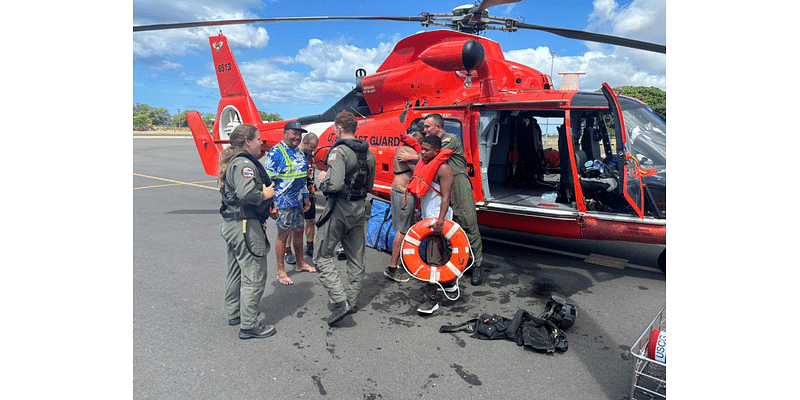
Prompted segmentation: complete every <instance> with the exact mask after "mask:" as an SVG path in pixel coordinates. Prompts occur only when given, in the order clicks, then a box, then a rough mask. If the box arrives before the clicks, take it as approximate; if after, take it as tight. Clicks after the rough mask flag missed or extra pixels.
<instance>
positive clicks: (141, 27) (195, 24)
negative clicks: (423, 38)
mask: <svg viewBox="0 0 800 400" xmlns="http://www.w3.org/2000/svg"><path fill="white" fill-rule="evenodd" d="M426 20H427V18H426V17H423V16H417V17H284V18H256V19H228V20H219V21H202V22H177V23H170V24H153V25H139V26H134V27H133V31H134V32H144V31H160V30H165V29H180V28H199V27H204V26H220V25H243V24H266V23H272V22H303V21H401V22H409V21H410V22H424V21H426Z"/></svg>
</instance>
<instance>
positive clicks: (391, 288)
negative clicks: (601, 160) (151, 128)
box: [132, 137, 666, 399]
mask: <svg viewBox="0 0 800 400" xmlns="http://www.w3.org/2000/svg"><path fill="white" fill-rule="evenodd" d="M219 205H220V196H219V192H218V190H217V188H216V184H215V180H214V178H213V177H210V176H208V175H205V173H204V171H203V168H202V164H201V162H200V158H199V157H198V155H197V151H196V149H195V147H194V142H193V141H192V140H191V138H189V137H172V138H158V137H147V138H136V137H135V138H134V139H133V275H132V276H133V397H134V398H135V399H229V398H251V399H260V398H263V399H297V398H309V399H411V398H446V399H457V398H462V399H468V398H469V399H474V398H492V399H496V398H502V399H522V398H548V399H627V398H629V397H630V394H631V380H632V375H633V363H634V360H633V357H632V356H631V355H630V351H629V350H630V348H631V346H632V345H633V343H634V342H635V341H636V340H637V339H638V337H639V335H641V334H642V332H643V330H644V329H645V327H646V326H647V325H648V324H649V323H650V321H651V320H652V319H653V317H654V316H655V315H656V313H658V311H659V310H660V309H661V308H662V307H663V306H664V305H665V304H666V275H665V274H663V273H662V272H660V271H659V270H658V269H657V264H656V258H657V256H658V255H659V253H660V252H661V250H662V249H663V248H664V246H653V245H638V244H630V243H605V242H591V241H582V240H566V239H556V238H546V237H540V236H530V235H521V234H518V233H509V232H502V231H497V230H489V229H487V230H483V231H482V233H483V234H484V259H485V267H486V269H485V272H486V275H485V279H484V284H483V285H481V286H471V285H470V283H469V278H468V277H465V278H463V279H462V280H461V282H460V289H461V293H460V297H459V298H458V299H457V300H455V301H447V300H445V301H443V302H442V303H440V306H441V307H440V309H439V310H438V311H437V312H436V313H434V314H433V315H431V316H427V317H423V316H420V315H419V314H418V313H417V312H416V309H417V307H418V305H419V303H420V302H421V301H422V299H423V296H422V287H423V284H422V283H421V282H419V281H415V280H413V279H412V280H411V281H409V282H406V283H397V282H393V281H390V280H388V279H386V278H385V277H384V276H383V270H384V269H385V268H386V265H388V262H389V257H390V255H389V254H388V253H384V252H379V251H376V250H374V249H371V248H368V249H367V252H366V265H367V270H366V276H365V277H364V289H363V292H362V294H361V297H360V299H359V301H358V303H357V304H356V306H357V310H358V311H357V313H355V314H353V315H349V316H347V317H345V319H344V320H342V322H341V323H339V324H338V325H337V326H335V327H332V328H329V327H328V325H327V322H326V319H327V318H328V316H329V315H330V309H329V305H328V296H327V294H326V293H325V291H324V289H323V288H322V286H321V285H320V284H319V281H318V280H317V276H316V274H314V273H308V272H302V273H299V272H298V273H295V272H294V271H293V270H292V268H291V266H289V268H287V269H288V270H289V271H290V272H289V275H290V277H291V278H292V280H294V282H295V284H294V285H292V286H283V285H281V284H279V283H278V281H277V280H276V279H275V273H276V267H275V265H276V264H275V258H274V257H275V256H274V251H273V252H270V254H269V257H270V259H269V272H268V277H269V280H268V282H267V286H266V293H265V295H264V297H263V299H262V300H261V303H260V306H259V309H260V310H261V313H262V315H261V318H262V319H263V320H264V322H265V323H267V324H272V325H275V327H276V329H277V334H276V335H275V336H273V337H271V338H267V339H250V340H240V339H239V338H238V337H237V331H238V329H239V328H238V327H231V326H228V324H227V322H226V316H225V313H224V307H223V306H224V304H223V296H224V289H225V273H226V271H225V269H226V267H225V265H226V255H225V242H224V240H223V239H222V238H221V237H220V221H221V219H220V216H219V214H218V209H219ZM323 205H324V199H323V198H319V197H318V207H320V208H319V210H321V207H322V206H323ZM267 225H268V230H267V235H268V238H269V239H270V240H271V241H272V243H273V244H274V240H275V237H276V233H277V231H276V228H275V224H274V222H273V221H269V222H268V224H267ZM590 255H594V256H593V257H588V256H590ZM598 255H601V256H606V257H613V258H614V259H621V260H627V263H626V264H625V265H626V266H625V268H624V269H618V268H613V267H608V266H603V265H597V264H593V263H591V262H586V261H585V260H586V259H587V257H588V259H589V260H590V261H591V260H596V259H597V258H598ZM307 261H308V262H311V260H310V258H307ZM337 265H338V266H339V267H340V268H344V266H345V261H339V262H338V263H337ZM551 292H558V293H561V294H563V295H565V296H567V297H569V298H570V299H571V300H573V301H574V302H575V304H576V305H577V309H578V316H577V320H576V322H575V325H574V326H573V327H571V328H569V329H568V330H566V334H567V338H568V341H569V349H568V350H567V351H566V352H564V353H555V354H550V355H546V354H539V353H535V352H532V351H528V350H526V349H524V348H522V347H519V346H517V345H516V343H513V342H510V341H504V340H495V341H483V340H479V339H475V338H472V337H470V336H469V334H467V333H463V332H462V333H439V327H441V326H442V325H454V324H458V323H461V322H464V321H466V320H469V319H471V318H476V317H477V316H478V315H479V314H482V313H488V314H498V315H501V316H505V317H507V318H511V317H513V316H514V314H515V312H516V311H517V310H518V309H525V310H527V311H528V312H530V313H531V314H534V315H539V314H540V313H542V312H543V311H544V306H545V302H546V300H547V299H548V298H549V295H550V293H551Z"/></svg>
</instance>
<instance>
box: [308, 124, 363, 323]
mask: <svg viewBox="0 0 800 400" xmlns="http://www.w3.org/2000/svg"><path fill="white" fill-rule="evenodd" d="M357 126H358V121H357V120H356V117H355V115H353V114H352V113H350V112H348V111H342V112H340V113H339V114H338V115H337V116H336V119H335V120H334V132H335V133H336V138H337V141H336V143H334V145H333V146H332V147H331V150H330V152H329V153H328V158H327V161H326V163H327V164H328V170H327V171H322V172H320V173H319V175H318V178H319V181H320V184H319V190H321V191H322V193H323V194H324V195H325V197H326V202H325V209H324V210H323V211H322V214H321V215H320V217H319V218H318V221H317V234H316V237H315V238H314V265H315V267H316V268H317V273H318V277H319V281H320V283H321V284H322V286H323V287H325V290H327V291H328V296H330V300H331V303H333V304H334V309H333V314H332V315H331V317H330V318H328V325H333V324H335V323H337V322H339V321H341V320H342V318H344V317H345V316H346V315H347V314H350V313H353V312H355V311H354V308H353V306H354V305H355V303H356V300H358V296H359V294H360V293H361V280H362V278H363V277H364V250H365V247H366V226H365V225H366V223H367V216H366V197H367V193H369V192H370V191H371V190H372V185H373V184H374V182H375V155H374V154H372V152H371V151H370V150H369V144H368V143H367V142H366V141H364V140H362V139H356V138H355V132H356V128H357ZM340 241H341V243H342V246H343V247H344V251H345V253H347V273H346V275H345V276H344V277H342V276H340V274H339V271H338V270H337V269H336V265H335V264H334V259H335V257H336V254H335V250H336V245H337V244H338V243H339V242H340ZM342 278H344V282H343V279H342Z"/></svg>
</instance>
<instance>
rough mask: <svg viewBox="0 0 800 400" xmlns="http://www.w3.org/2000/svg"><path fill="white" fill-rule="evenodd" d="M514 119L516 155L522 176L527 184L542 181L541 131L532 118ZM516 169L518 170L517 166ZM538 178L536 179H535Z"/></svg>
mask: <svg viewBox="0 0 800 400" xmlns="http://www.w3.org/2000/svg"><path fill="white" fill-rule="evenodd" d="M525 117H527V118H518V119H516V121H515V122H516V124H515V125H516V126H515V128H516V133H517V134H516V139H517V154H518V156H519V160H520V161H521V167H522V168H523V169H522V173H523V174H522V175H523V179H524V181H526V182H528V183H532V182H536V181H537V180H541V179H542V175H543V174H544V173H545V172H546V171H545V168H544V167H543V159H544V149H543V144H542V130H541V128H540V127H539V125H538V124H537V123H536V119H534V118H533V117H532V116H525ZM517 168H520V167H519V166H518V167H517ZM537 178H538V179H537Z"/></svg>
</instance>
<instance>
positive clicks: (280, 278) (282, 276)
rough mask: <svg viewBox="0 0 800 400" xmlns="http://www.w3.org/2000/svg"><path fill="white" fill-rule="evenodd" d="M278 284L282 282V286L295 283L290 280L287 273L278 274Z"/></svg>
mask: <svg viewBox="0 0 800 400" xmlns="http://www.w3.org/2000/svg"><path fill="white" fill-rule="evenodd" d="M278 282H280V283H281V284H282V285H294V282H292V280H291V279H289V276H288V275H286V273H285V272H284V273H283V274H280V273H279V274H278Z"/></svg>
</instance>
